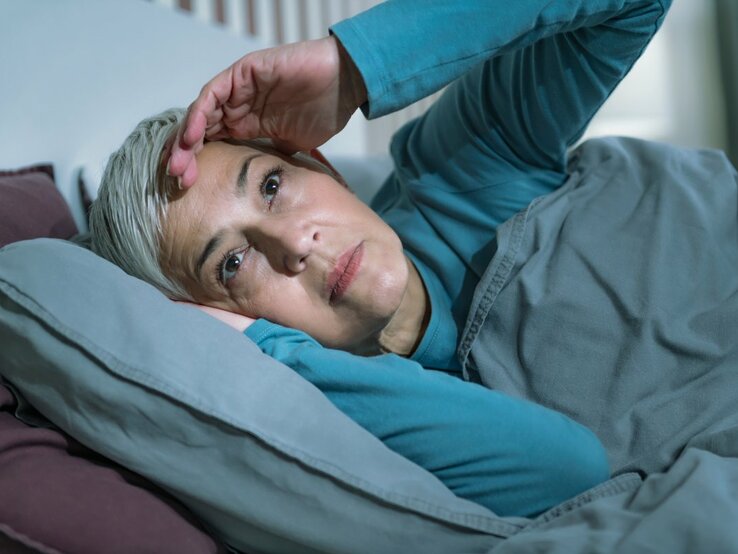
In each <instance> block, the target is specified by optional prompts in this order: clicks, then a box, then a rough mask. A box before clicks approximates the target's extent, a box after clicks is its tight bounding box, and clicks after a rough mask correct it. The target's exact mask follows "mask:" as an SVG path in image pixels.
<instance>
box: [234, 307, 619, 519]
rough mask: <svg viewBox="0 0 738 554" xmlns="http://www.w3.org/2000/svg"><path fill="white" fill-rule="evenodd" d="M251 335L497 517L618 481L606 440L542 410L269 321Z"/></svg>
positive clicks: (399, 449) (356, 418)
mask: <svg viewBox="0 0 738 554" xmlns="http://www.w3.org/2000/svg"><path fill="white" fill-rule="evenodd" d="M245 334H246V336H248V337H249V338H251V339H252V340H253V341H254V342H256V344H257V345H258V346H259V347H260V348H261V349H262V350H263V351H264V353H266V354H268V355H269V356H272V357H273V358H275V359H277V360H279V361H280V362H282V363H284V364H285V365H287V366H289V367H291V368H292V369H294V370H295V371H296V372H297V373H298V374H300V375H301V376H302V377H304V378H305V379H307V380H308V381H310V382H311V383H313V384H314V385H315V386H316V387H318V388H319V389H320V390H321V391H322V392H323V393H324V394H325V395H326V396H327V397H328V399H329V400H331V402H333V403H334V404H335V405H336V406H337V407H338V408H339V409H340V410H341V411H343V412H344V413H345V414H346V415H347V416H349V417H350V418H352V419H353V420H354V421H356V422H357V423H358V424H359V425H361V426H362V427H364V428H365V429H367V430H368V431H369V432H370V433H372V434H373V435H375V436H376V437H377V438H379V439H380V440H382V441H383V442H384V443H385V444H386V445H387V446H388V447H389V448H391V449H392V450H394V451H395V452H397V453H399V454H401V455H402V456H404V457H406V458H408V459H410V460H411V461H413V462H415V463H416V464H418V465H419V466H421V467H423V468H425V469H426V470H428V471H430V472H432V473H433V474H434V475H435V476H436V477H438V478H439V479H440V480H441V481H442V482H443V483H444V484H445V485H446V486H447V487H448V488H450V489H451V490H452V491H454V492H455V493H456V495H457V496H460V497H462V498H466V499H468V500H472V501H474V502H477V503H479V504H481V505H483V506H486V507H487V508H489V509H491V510H492V511H494V512H495V513H497V514H498V515H501V516H512V515H517V516H530V515H534V514H537V513H540V512H542V511H543V510H545V509H547V508H550V507H552V506H554V505H556V504H558V503H560V502H562V501H564V500H566V499H568V498H570V497H573V496H575V495H576V494H578V493H580V492H583V491H584V490H586V489H588V488H590V487H592V486H594V485H596V484H599V483H600V482H602V481H604V480H606V479H607V478H608V476H609V473H608V465H607V459H606V456H605V452H604V449H603V448H602V446H601V444H600V442H599V441H598V439H597V438H596V437H595V436H594V435H593V434H592V433H591V432H590V431H589V430H587V429H585V428H584V427H582V426H581V425H578V424H577V423H575V422H573V421H571V420H570V419H568V418H566V417H565V416H563V415H561V414H559V413H557V412H554V411H551V410H548V409H546V408H543V407H542V406H538V405H536V404H533V403H530V402H525V401H522V400H517V399H514V398H511V397H509V396H505V395H503V394H500V393H498V392H495V391H491V390H489V389H486V388H484V387H482V386H481V385H476V384H473V383H469V382H466V381H462V380H460V379H457V378H455V377H451V376H449V375H447V374H445V373H442V372H438V371H427V370H424V369H423V368H422V367H421V366H420V365H419V364H417V363H415V362H413V361H410V360H408V359H406V358H401V357H399V356H396V355H394V354H387V355H382V356H375V357H361V356H356V355H354V354H350V353H348V352H344V351H341V350H332V349H328V348H323V347H322V346H320V345H319V344H318V343H317V342H316V341H314V340H313V339H312V338H310V337H309V336H308V335H306V334H305V333H303V332H301V331H296V330H293V329H288V328H286V327H282V326H279V325H275V324H272V323H269V322H267V321H266V320H264V319H257V320H256V322H255V323H254V324H253V325H251V326H250V327H249V328H248V329H247V331H246V333H245ZM275 409H279V407H277V406H275Z"/></svg>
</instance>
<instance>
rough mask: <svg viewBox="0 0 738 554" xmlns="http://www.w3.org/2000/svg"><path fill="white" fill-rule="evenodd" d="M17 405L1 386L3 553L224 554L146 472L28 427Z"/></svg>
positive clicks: (61, 435)
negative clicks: (17, 412) (17, 415)
mask: <svg viewBox="0 0 738 554" xmlns="http://www.w3.org/2000/svg"><path fill="white" fill-rule="evenodd" d="M15 408H16V402H15V398H14V397H13V395H12V394H11V392H10V390H9V389H8V388H7V387H6V386H4V385H2V384H0V498H2V499H3V500H2V502H0V547H2V548H3V549H2V550H1V551H2V552H6V551H7V552H28V551H29V550H27V549H30V551H31V552H42V553H44V554H48V553H52V552H53V553H58V552H74V553H75V554H88V553H89V554H99V553H100V552H105V553H110V554H116V553H120V554H130V553H131V552H156V553H161V554H167V553H172V554H175V553H176V554H188V553H192V554H195V553H197V554H203V553H224V552H225V549H224V548H223V547H221V546H220V545H218V544H217V543H216V542H215V540H214V539H213V538H211V537H210V536H209V535H208V534H207V533H205V531H204V530H202V529H201V528H200V527H199V526H198V523H197V521H196V520H195V518H194V516H192V515H191V514H190V513H189V512H188V511H187V510H186V509H185V508H184V507H183V506H182V505H180V504H179V503H178V502H177V501H176V500H174V499H172V498H171V497H169V496H168V495H166V494H165V493H164V492H163V491H161V490H159V489H157V488H156V487H155V486H154V485H152V484H150V483H149V482H148V481H146V480H145V479H144V478H143V477H140V476H139V475H137V474H135V473H132V472H130V471H128V470H126V469H125V468H123V467H121V466H118V465H116V464H115V463H113V462H111V461H109V460H107V459H105V458H103V457H102V456H100V455H98V454H96V453H95V452H93V451H91V450H89V449H88V448H86V447H84V446H83V445H81V444H80V443H78V442H77V441H75V440H74V439H72V438H71V437H69V436H68V435H66V434H64V433H62V432H60V431H56V430H52V429H45V428H40V427H30V426H28V425H26V424H25V423H23V422H21V421H19V420H18V419H16V418H15V416H14V415H13V411H14V410H15ZM6 543H7V545H6ZM10 545H14V547H15V548H17V550H12V549H11V548H12V547H11V546H10ZM21 545H23V546H25V547H26V548H27V549H22V548H23V547H22V546H21Z"/></svg>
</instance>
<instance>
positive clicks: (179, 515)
mask: <svg viewBox="0 0 738 554" xmlns="http://www.w3.org/2000/svg"><path fill="white" fill-rule="evenodd" d="M53 177H54V170H53V167H52V166H51V165H48V164H41V165H34V166H30V167H25V168H22V169H16V170H10V171H0V246H2V245H5V244H9V243H11V242H16V241H19V240H22V239H29V238H34V237H58V238H68V237H72V235H74V234H75V233H76V232H77V227H76V225H75V223H74V220H73V219H72V215H71V212H70V210H69V208H68V206H67V204H66V202H65V201H64V199H63V198H62V196H61V194H60V193H59V191H58V190H57V188H56V186H55V184H54V180H53ZM48 273H50V272H48V269H47V274H48ZM58 292H59V293H60V294H61V293H63V292H62V291H58ZM75 302H77V303H80V304H82V303H84V298H83V297H80V298H77V299H76V301H75ZM7 349H8V345H7V344H6V343H4V342H2V341H0V350H2V351H7ZM0 357H1V356H0ZM2 373H3V363H2V362H1V361H0V376H1V375H2ZM24 408H25V409H23V410H22V412H23V413H22V414H21V413H20V412H19V410H20V408H19V407H18V405H17V402H16V399H15V397H14V395H13V394H12V393H11V390H10V388H8V387H7V386H6V385H5V384H4V383H2V378H1V377H0V498H3V499H13V500H12V501H4V502H2V503H0V534H2V535H4V536H5V538H4V539H3V540H5V541H6V543H7V544H5V543H2V542H0V550H2V552H6V551H8V552H11V550H10V549H11V545H14V546H13V548H17V549H18V551H19V552H20V551H26V552H27V551H29V549H31V550H32V551H34V552H74V553H78V554H84V553H90V554H97V553H98V552H111V553H112V552H121V553H129V552H161V553H165V552H171V553H177V554H180V553H185V552H193V553H195V552H196V553H206V552H212V553H215V552H224V551H225V550H224V548H223V547H222V546H220V545H218V544H217V543H216V542H215V540H214V539H213V538H211V537H210V536H209V535H208V534H207V533H206V532H204V531H203V530H202V529H201V528H200V525H199V522H197V521H196V520H195V518H194V517H193V516H192V514H190V513H189V512H187V510H186V509H185V508H184V507H183V506H182V505H181V504H179V503H178V502H177V501H175V500H174V499H173V498H171V497H170V496H168V495H167V494H166V493H164V492H163V491H161V490H159V489H158V488H157V487H156V486H155V485H154V484H153V483H150V482H148V481H146V480H145V479H143V478H142V477H140V476H138V475H135V474H134V473H132V472H130V471H128V470H127V469H125V468H123V467H120V466H118V465H116V464H115V463H113V462H111V461H110V460H106V459H105V458H103V457H102V456H100V455H99V454H97V453H95V452H93V451H92V450H89V449H87V448H85V447H84V446H82V445H81V444H79V443H78V442H77V441H75V440H74V439H72V438H71V437H69V436H68V435H66V434H64V433H62V432H60V431H59V430H58V429H56V428H54V426H53V425H52V424H51V423H50V422H49V421H47V420H45V419H44V418H43V417H42V416H41V415H40V414H38V413H37V412H35V410H33V409H32V408H31V407H30V406H25V407H24ZM17 416H21V417H20V418H19V417H17ZM37 425H38V426H40V427H36V426H37Z"/></svg>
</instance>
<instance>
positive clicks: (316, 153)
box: [308, 148, 349, 188]
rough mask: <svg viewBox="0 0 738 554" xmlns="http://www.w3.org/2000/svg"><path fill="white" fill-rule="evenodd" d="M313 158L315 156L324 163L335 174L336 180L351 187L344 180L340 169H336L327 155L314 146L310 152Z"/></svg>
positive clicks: (315, 158)
mask: <svg viewBox="0 0 738 554" xmlns="http://www.w3.org/2000/svg"><path fill="white" fill-rule="evenodd" d="M308 154H309V155H310V157H311V158H313V159H314V160H315V161H317V162H318V163H320V164H322V165H324V166H325V167H327V168H328V169H329V170H330V171H331V173H333V176H334V177H335V178H336V181H338V182H339V183H341V184H342V185H343V186H344V187H346V188H349V186H348V183H347V182H346V181H345V180H344V178H343V175H341V174H340V173H339V172H338V171H336V168H335V167H333V166H332V165H331V162H329V161H328V160H327V159H326V158H325V156H324V155H323V154H322V153H321V152H320V150H318V149H317V148H313V149H312V150H310V152H308Z"/></svg>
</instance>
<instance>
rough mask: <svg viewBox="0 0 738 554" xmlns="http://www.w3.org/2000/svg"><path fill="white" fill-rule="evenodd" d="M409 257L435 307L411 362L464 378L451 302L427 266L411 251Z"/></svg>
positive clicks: (407, 252) (407, 253) (407, 251)
mask: <svg viewBox="0 0 738 554" xmlns="http://www.w3.org/2000/svg"><path fill="white" fill-rule="evenodd" d="M405 254H406V255H407V256H408V257H409V258H410V259H411V260H412V262H413V264H415V267H416V269H417V270H418V273H420V276H421V278H422V279H423V283H424V284H425V288H426V290H427V291H428V297H429V300H430V305H431V316H430V321H429V322H428V327H427V328H426V330H425V334H424V335H423V338H422V339H421V341H420V344H419V345H418V347H417V348H416V349H415V352H414V353H413V355H412V356H411V357H410V359H411V360H414V361H416V362H418V363H419V364H420V365H422V366H423V367H424V368H426V369H439V370H442V371H448V372H454V373H457V372H458V373H459V374H461V364H459V362H458V359H457V357H456V344H457V342H458V330H457V327H456V323H455V322H454V319H453V316H452V315H451V299H450V298H449V297H448V294H447V293H446V291H445V289H444V288H443V285H442V284H441V281H440V279H439V278H438V277H437V276H436V274H435V273H434V272H433V271H431V270H430V268H429V267H428V266H427V265H425V264H424V263H423V262H421V261H420V259H418V257H417V256H415V255H414V254H413V253H412V252H410V251H409V250H405Z"/></svg>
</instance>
